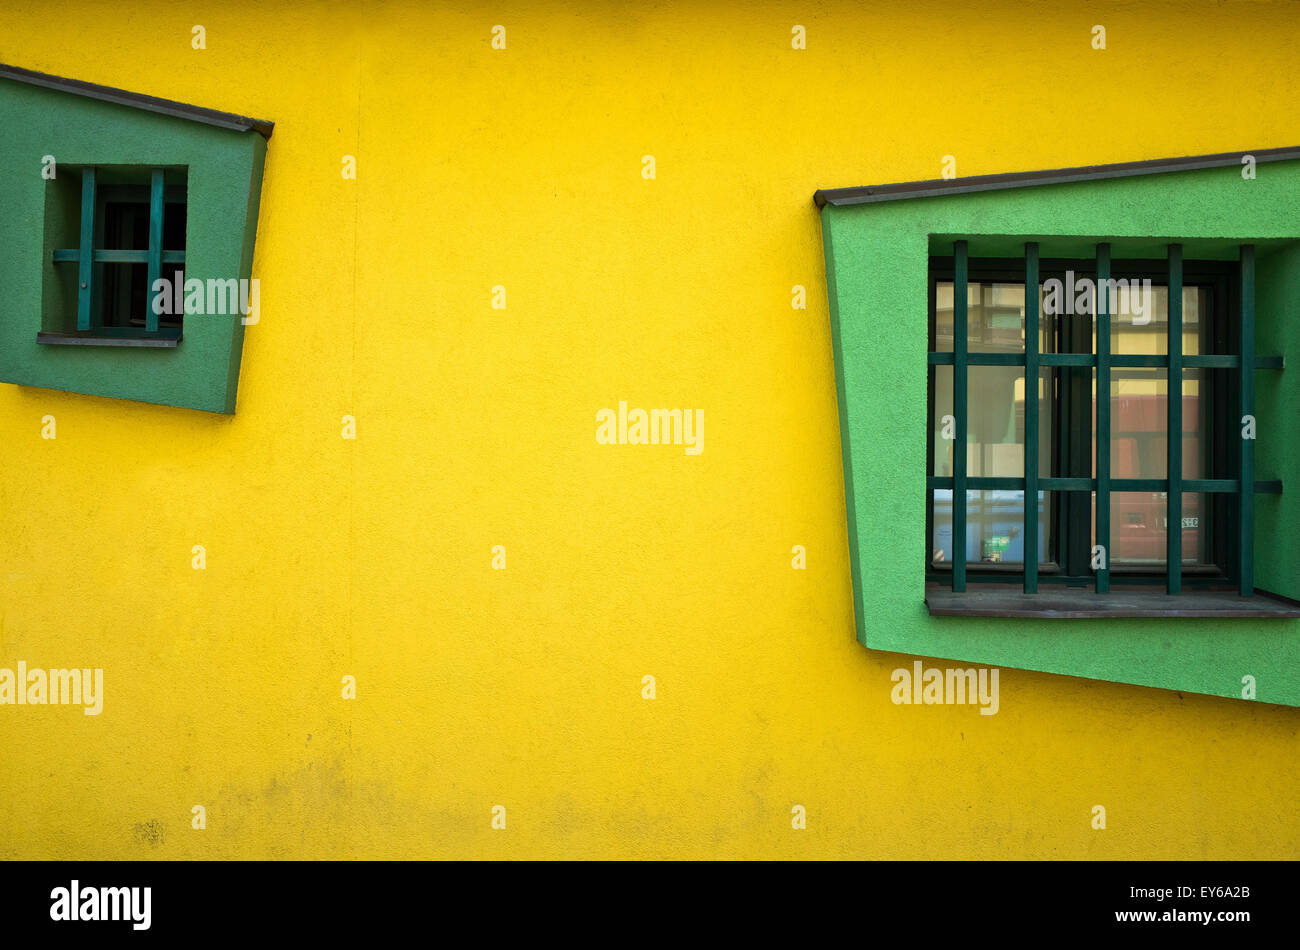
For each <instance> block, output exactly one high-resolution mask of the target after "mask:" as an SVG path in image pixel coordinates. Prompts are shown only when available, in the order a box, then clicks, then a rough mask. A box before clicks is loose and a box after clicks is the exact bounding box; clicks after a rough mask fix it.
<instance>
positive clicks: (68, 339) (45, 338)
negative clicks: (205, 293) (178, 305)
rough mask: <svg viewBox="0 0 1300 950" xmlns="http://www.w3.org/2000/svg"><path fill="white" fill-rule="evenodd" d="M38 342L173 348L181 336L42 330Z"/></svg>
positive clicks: (38, 335)
mask: <svg viewBox="0 0 1300 950" xmlns="http://www.w3.org/2000/svg"><path fill="white" fill-rule="evenodd" d="M36 342H37V343H47V344H56V345H58V346H145V347H167V348H173V347H175V346H177V344H179V343H180V342H181V338H180V337H179V336H175V337H152V336H151V337H140V336H95V335H94V334H92V333H45V332H40V333H37V334H36Z"/></svg>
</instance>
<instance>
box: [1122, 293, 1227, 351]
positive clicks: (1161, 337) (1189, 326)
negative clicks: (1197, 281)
mask: <svg viewBox="0 0 1300 950" xmlns="http://www.w3.org/2000/svg"><path fill="white" fill-rule="evenodd" d="M1212 312H1213V311H1212V309H1211V296H1210V289H1209V288H1208V287H1186V286H1185V287H1183V352H1184V353H1188V354H1191V353H1201V352H1210V351H1211V347H1210V346H1208V345H1207V346H1206V348H1205V350H1204V351H1203V350H1202V349H1201V337H1202V315H1204V318H1205V320H1206V321H1208V320H1209V316H1210V314H1211V313H1212ZM1110 348H1111V352H1112V353H1124V354H1154V355H1160V356H1163V355H1165V354H1167V353H1168V352H1169V287H1168V286H1167V285H1161V284H1152V286H1151V288H1150V291H1149V292H1148V291H1147V290H1146V289H1145V285H1143V284H1141V283H1140V282H1139V281H1136V280H1134V281H1130V282H1129V285H1128V286H1126V287H1123V288H1121V289H1119V291H1118V292H1117V294H1116V299H1115V300H1114V301H1113V306H1112V309H1111V318H1110Z"/></svg>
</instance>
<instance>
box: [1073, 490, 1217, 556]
mask: <svg viewBox="0 0 1300 950" xmlns="http://www.w3.org/2000/svg"><path fill="white" fill-rule="evenodd" d="M1093 503H1094V506H1095V504H1096V500H1095V495H1094V502H1093ZM1167 504H1168V499H1167V498H1166V496H1165V493H1164V492H1112V493H1111V496H1110V531H1111V545H1110V547H1111V558H1110V563H1111V567H1147V568H1153V569H1160V570H1163V569H1164V566H1165V563H1166V558H1165V555H1166V547H1165V538H1166V529H1167V523H1168V519H1167V517H1166V515H1167V513H1168V512H1167V510H1166V506H1167ZM1094 510H1095V507H1094ZM1209 516H1210V498H1209V496H1208V495H1204V494H1201V493H1198V492H1184V493H1183V517H1182V522H1181V524H1180V525H1179V530H1180V531H1181V532H1182V536H1183V564H1185V565H1192V566H1196V565H1205V564H1208V563H1209V562H1210V557H1209V550H1210V547H1209V533H1210V517H1209Z"/></svg>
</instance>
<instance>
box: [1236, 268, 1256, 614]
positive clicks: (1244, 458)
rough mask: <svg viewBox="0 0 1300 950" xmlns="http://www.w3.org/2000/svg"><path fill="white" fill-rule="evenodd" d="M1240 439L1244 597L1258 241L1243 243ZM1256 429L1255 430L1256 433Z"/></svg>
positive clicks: (1248, 570)
mask: <svg viewBox="0 0 1300 950" xmlns="http://www.w3.org/2000/svg"><path fill="white" fill-rule="evenodd" d="M1238 392H1239V393H1240V394H1241V406H1240V409H1241V419H1240V422H1239V424H1240V426H1241V427H1242V428H1241V429H1238V438H1239V439H1240V443H1241V460H1240V465H1239V466H1238V467H1239V468H1240V478H1239V481H1240V485H1241V487H1240V493H1239V495H1238V498H1239V502H1238V510H1239V514H1240V517H1239V519H1238V521H1239V524H1238V528H1239V531H1240V537H1239V538H1238V544H1237V556H1238V564H1237V592H1238V593H1239V594H1240V595H1241V596H1242V597H1250V596H1251V595H1253V594H1254V593H1255V493H1254V492H1253V491H1251V490H1250V489H1251V487H1252V486H1253V485H1254V482H1255V440H1254V439H1253V438H1252V439H1247V438H1245V437H1244V434H1243V430H1244V427H1245V424H1246V419H1245V417H1246V416H1251V417H1252V418H1253V417H1254V414H1255V245H1253V244H1243V245H1242V246H1241V385H1240V386H1239V387H1238ZM1253 434H1254V433H1252V435H1253Z"/></svg>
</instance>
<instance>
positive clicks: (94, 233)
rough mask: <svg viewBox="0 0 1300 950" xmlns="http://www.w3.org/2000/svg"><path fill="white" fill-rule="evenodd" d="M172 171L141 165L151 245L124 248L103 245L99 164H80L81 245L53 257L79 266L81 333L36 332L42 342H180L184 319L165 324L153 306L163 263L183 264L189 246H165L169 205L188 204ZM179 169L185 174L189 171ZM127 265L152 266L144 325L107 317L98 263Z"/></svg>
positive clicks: (78, 330)
mask: <svg viewBox="0 0 1300 950" xmlns="http://www.w3.org/2000/svg"><path fill="white" fill-rule="evenodd" d="M167 172H168V170H167V169H164V168H149V169H143V170H141V173H143V174H144V175H146V176H147V179H148V196H149V200H148V209H149V211H148V247H147V248H144V249H121V248H107V247H102V246H98V245H102V244H107V243H108V241H107V240H106V238H105V228H104V225H105V217H106V215H105V201H104V196H103V190H102V189H101V188H100V186H99V179H100V174H99V169H98V168H97V167H96V166H93V165H92V166H87V167H84V168H82V169H81V189H80V192H81V208H80V222H81V226H80V232H79V233H80V246H79V247H76V248H59V249H56V250H55V251H54V252H53V257H52V260H53V263H54V264H56V265H60V264H62V265H73V264H75V265H76V267H77V310H76V332H75V333H67V332H57V331H41V332H38V333H37V336H36V340H37V342H38V343H44V344H90V345H100V346H132V345H136V346H140V345H155V346H175V345H177V344H179V343H180V341H181V326H180V325H179V324H180V320H179V319H177V320H175V321H169V322H174V323H176V324H177V325H176V326H162V325H161V321H160V319H159V314H158V313H157V312H156V311H155V308H154V306H152V304H153V301H154V296H155V294H154V286H155V283H156V281H158V280H159V278H161V277H162V272H163V266H164V265H169V264H170V265H176V264H179V265H181V266H182V267H183V266H184V264H185V249H184V247H180V248H175V247H173V248H164V247H163V235H164V233H165V231H166V228H165V225H166V215H167V210H166V209H167V205H168V204H173V205H175V204H183V203H184V201H185V186H184V184H181V185H173V186H170V187H169V186H168V185H167V184H166V179H167ZM174 174H175V173H174ZM180 174H181V176H183V174H184V170H182V171H181V172H180ZM110 187H114V188H120V187H122V186H110ZM169 192H170V194H169ZM169 198H170V199H171V200H170V201H169V200H168V199H169ZM122 264H127V265H134V264H144V265H146V266H147V268H148V270H147V278H146V280H147V283H146V288H147V291H146V294H145V300H146V306H145V312H144V324H145V325H144V327H143V329H138V328H135V327H130V326H125V327H121V326H107V325H105V321H104V320H103V316H104V313H105V309H106V308H108V307H110V306H111V303H110V301H109V300H108V299H106V297H107V296H108V295H107V294H106V293H105V287H104V284H106V283H108V281H106V280H105V273H104V269H103V267H97V266H96V265H109V266H112V265H122Z"/></svg>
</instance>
